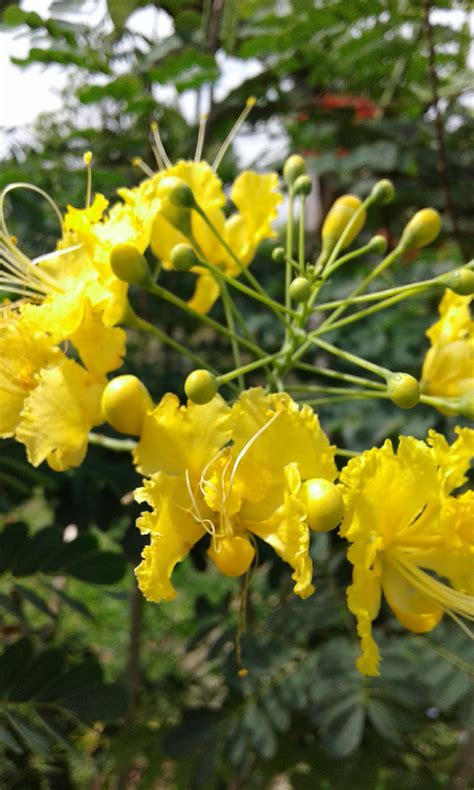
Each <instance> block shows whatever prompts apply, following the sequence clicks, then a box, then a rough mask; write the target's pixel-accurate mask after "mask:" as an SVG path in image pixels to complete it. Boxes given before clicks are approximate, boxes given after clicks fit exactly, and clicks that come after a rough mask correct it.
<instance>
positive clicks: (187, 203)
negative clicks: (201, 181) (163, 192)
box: [168, 181, 196, 209]
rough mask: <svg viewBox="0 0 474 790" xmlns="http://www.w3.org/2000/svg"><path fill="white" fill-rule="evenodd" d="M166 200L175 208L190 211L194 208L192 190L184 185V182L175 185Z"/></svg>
mask: <svg viewBox="0 0 474 790" xmlns="http://www.w3.org/2000/svg"><path fill="white" fill-rule="evenodd" d="M168 200H169V201H170V203H172V205H173V206H177V207H178V208H187V209H191V208H195V206H196V201H195V200H194V195H193V192H192V189H191V187H189V186H188V185H187V184H185V183H184V181H181V182H180V183H178V184H175V185H174V186H173V187H172V188H171V189H170V191H169V192H168Z"/></svg>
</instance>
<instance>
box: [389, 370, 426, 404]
mask: <svg viewBox="0 0 474 790" xmlns="http://www.w3.org/2000/svg"><path fill="white" fill-rule="evenodd" d="M387 394H388V396H389V398H390V400H391V401H392V403H395V405H396V406H399V407H400V408H401V409H413V407H414V406H416V404H417V403H418V402H419V400H420V394H421V391H420V385H419V383H418V381H417V380H416V379H415V378H414V376H410V375H409V374H408V373H392V374H391V375H390V376H389V377H388V378H387Z"/></svg>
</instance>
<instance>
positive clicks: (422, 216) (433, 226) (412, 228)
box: [399, 208, 441, 252]
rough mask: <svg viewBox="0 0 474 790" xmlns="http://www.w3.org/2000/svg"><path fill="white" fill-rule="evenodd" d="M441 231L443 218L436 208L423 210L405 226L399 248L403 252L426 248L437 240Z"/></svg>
mask: <svg viewBox="0 0 474 790" xmlns="http://www.w3.org/2000/svg"><path fill="white" fill-rule="evenodd" d="M440 230H441V217H440V215H439V214H438V212H437V211H436V210H435V209H434V208H422V209H421V211H417V212H416V214H415V215H414V216H413V217H412V218H411V220H410V221H409V223H408V225H406V226H405V228H404V230H403V233H402V237H401V239H400V242H399V247H401V248H402V249H403V252H408V251H409V250H418V249H419V248H420V247H426V246H427V245H428V244H431V242H432V241H434V240H435V239H436V237H437V236H438V235H439V232H440Z"/></svg>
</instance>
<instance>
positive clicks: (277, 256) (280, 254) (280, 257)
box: [272, 247, 286, 263]
mask: <svg viewBox="0 0 474 790" xmlns="http://www.w3.org/2000/svg"><path fill="white" fill-rule="evenodd" d="M272 258H273V260H274V261H275V262H276V263H285V260H286V253H285V250H284V249H283V247H275V249H274V250H273V252H272Z"/></svg>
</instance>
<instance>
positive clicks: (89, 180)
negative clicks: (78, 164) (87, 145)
mask: <svg viewBox="0 0 474 790" xmlns="http://www.w3.org/2000/svg"><path fill="white" fill-rule="evenodd" d="M82 160H83V162H84V165H85V168H86V171H87V185H86V208H90V205H91V197H92V167H91V163H92V151H86V153H85V154H84V156H83V157H82Z"/></svg>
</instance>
